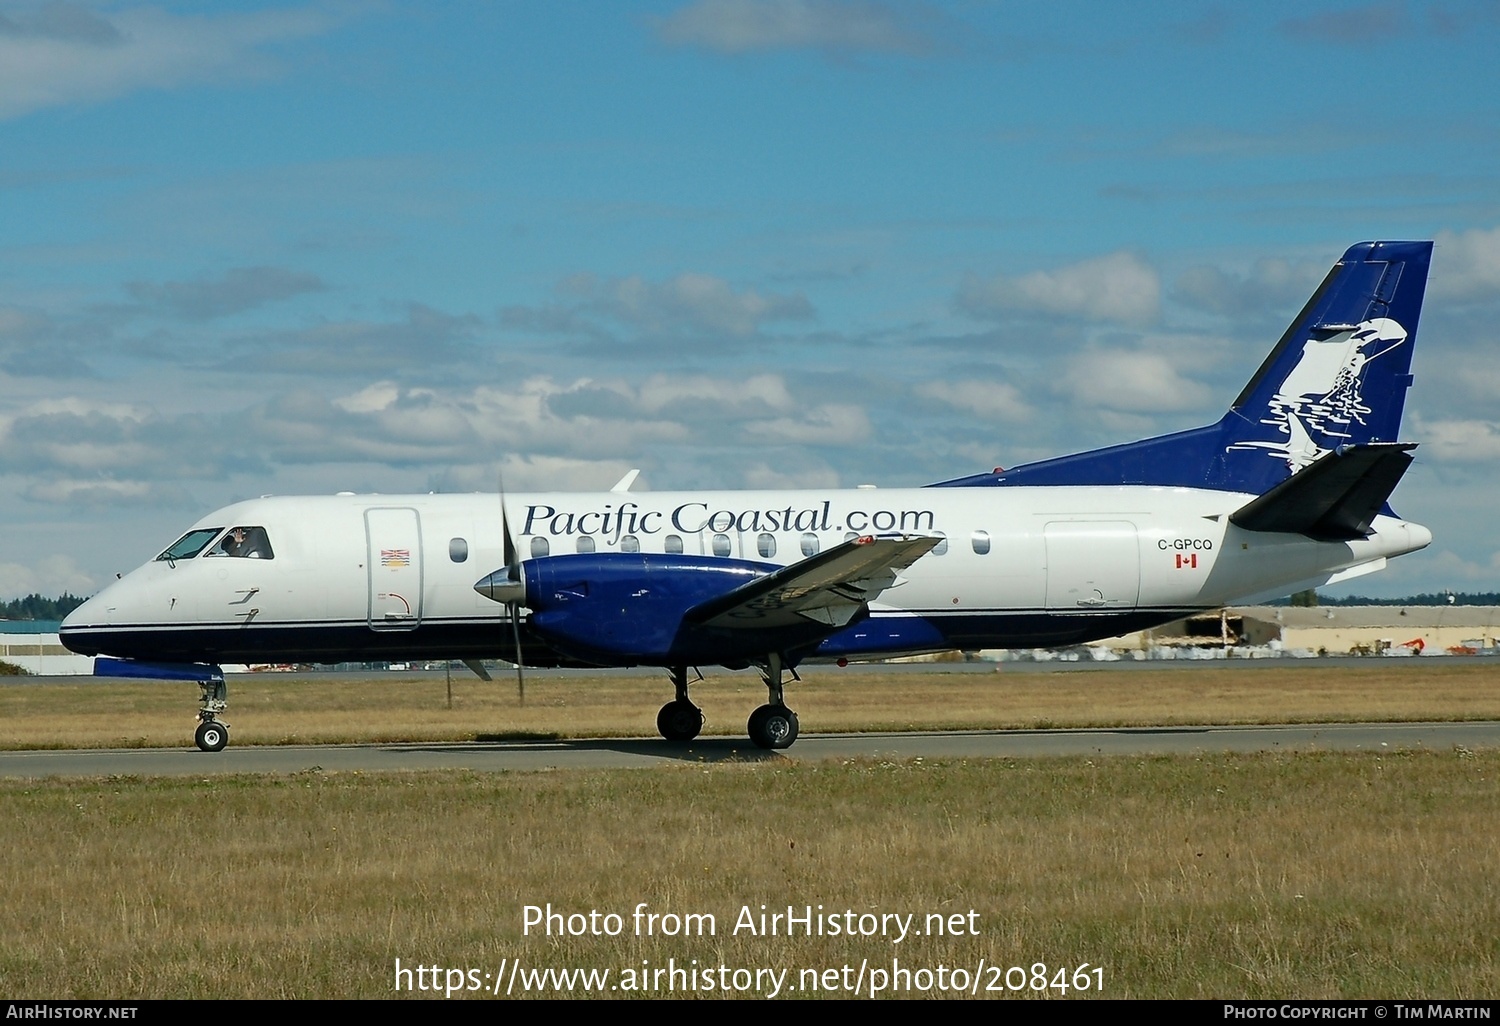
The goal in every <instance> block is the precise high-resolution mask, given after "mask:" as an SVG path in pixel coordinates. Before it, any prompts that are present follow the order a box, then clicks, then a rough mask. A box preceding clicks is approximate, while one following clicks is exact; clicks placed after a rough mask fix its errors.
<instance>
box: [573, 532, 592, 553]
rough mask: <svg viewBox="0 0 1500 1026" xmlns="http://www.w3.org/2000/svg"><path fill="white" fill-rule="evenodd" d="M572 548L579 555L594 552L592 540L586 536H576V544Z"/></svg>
mask: <svg viewBox="0 0 1500 1026" xmlns="http://www.w3.org/2000/svg"><path fill="white" fill-rule="evenodd" d="M573 548H574V550H575V551H576V552H578V553H579V554H583V553H586V552H593V551H594V539H593V538H591V537H590V536H588V535H586V534H583V535H579V536H578V543H577V544H576V545H574V546H573Z"/></svg>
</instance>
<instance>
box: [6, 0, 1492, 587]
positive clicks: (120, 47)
mask: <svg viewBox="0 0 1500 1026" xmlns="http://www.w3.org/2000/svg"><path fill="white" fill-rule="evenodd" d="M1496 53H1500V8H1497V7H1496V5H1494V4H1493V3H1490V2H1487V0H1485V2H1473V3H1470V2H1463V0H1451V2H1447V0H1439V2H1419V0H1407V2H1391V3H1374V4H1364V5H1358V4H1355V5H1350V4H1346V3H1317V2H1308V0H1299V2H1297V3H1265V4H1258V5H1254V6H1253V8H1252V7H1246V6H1245V5H1234V6H1230V5H1215V4H1190V3H1180V4H1153V5H1119V4H1106V3H1084V2H1074V3H1068V2H1062V3H1056V4H1046V5H1042V4H1030V3H977V2H953V3H897V2H883V0H693V2H689V0H672V2H666V0H663V2H654V3H637V4H599V3H552V4H536V3H523V2H516V3H506V2H486V3H441V4H431V3H420V4H419V3H406V2H398V0H391V2H386V3H286V4H274V5H272V4H258V3H238V4H235V3H214V4H179V3H164V4H163V3H158V4H153V5H149V6H145V5H140V4H135V3H129V2H123V3H83V2H80V3H59V2H50V3H33V2H28V0H0V526H3V532H4V533H3V535H0V537H3V539H4V540H3V542H0V597H10V596H14V595H19V594H24V593H26V592H29V591H32V590H39V591H42V592H44V593H49V594H51V593H56V592H59V591H61V590H64V589H71V590H73V591H76V592H85V593H86V592H91V591H93V590H94V589H95V588H97V587H98V586H100V585H101V584H102V583H103V582H104V581H106V580H108V579H110V577H111V575H112V574H113V573H114V572H116V571H123V570H126V569H129V568H130V567H133V566H134V565H136V564H137V563H139V562H141V561H143V560H145V559H147V558H149V557H150V556H152V555H154V554H155V552H157V551H159V549H160V548H161V547H162V546H164V545H165V544H166V543H168V542H170V541H171V540H172V539H173V538H174V537H176V535H177V534H178V533H179V532H180V529H181V528H182V527H183V526H184V525H186V524H187V523H189V522H191V521H192V520H193V519H195V518H196V517H197V516H198V515H200V514H201V513H203V512H206V511H208V510H210V509H212V508H214V507H216V506H219V505H222V504H224V503H226V502H229V501H233V500H235V499H239V498H244V497H247V496H251V495H259V494H264V493H278V494H286V493H294V492H330V491H337V490H346V489H347V490H374V491H382V492H387V493H389V492H398V491H413V490H415V491H428V490H463V491H468V490H475V489H484V490H488V489H492V488H493V487H494V482H495V480H496V475H497V473H498V472H499V471H501V470H503V471H504V473H505V478H506V482H507V485H508V487H510V488H513V489H530V488H565V489H573V488H579V489H592V488H607V487H608V486H609V485H611V484H612V483H613V482H614V481H615V480H616V479H617V478H618V477H619V476H620V474H622V473H623V472H624V471H625V470H627V469H629V468H631V467H641V468H643V471H644V473H643V483H644V484H646V485H647V486H649V487H653V488H657V489H662V488H690V487H761V486H783V485H787V486H817V487H824V486H836V485H842V486H850V485H854V484H859V483H864V482H872V483H878V484H881V485H885V486H898V485H918V484H924V483H928V482H930V481H934V480H941V479H944V478H950V477H955V476H960V475H963V474H967V473H972V472H976V471H979V470H984V469H988V468H989V467H992V466H995V465H1000V464H1004V465H1011V464H1015V463H1017V462H1021V461H1023V460H1026V459H1033V458H1038V457H1043V456H1047V455H1055V454H1059V453H1062V452H1067V451H1072V450H1076V449H1081V448H1089V447H1093V446H1097V445H1103V444H1108V443H1111V442H1116V441H1123V440H1127V439H1129V438H1134V437H1141V436H1144V435H1148V434H1153V433H1157V432H1160V431H1166V430H1174V429H1178V428H1185V427H1191V426H1195V425H1197V424H1200V423H1204V422H1207V421H1210V420H1213V419H1216V418H1217V417H1218V416H1219V414H1220V413H1221V412H1222V409H1223V407H1224V406H1225V405H1226V404H1227V403H1228V401H1229V400H1230V399H1231V398H1232V397H1233V396H1234V395H1235V393H1236V392H1237V391H1238V389H1239V387H1240V385H1241V384H1243V382H1244V381H1245V380H1246V379H1247V378H1248V377H1249V375H1250V374H1251V373H1253V371H1254V370H1255V368H1256V367H1257V366H1258V365H1259V362H1260V360H1261V358H1262V357H1263V356H1264V354H1265V352H1267V351H1268V350H1269V348H1270V346H1271V345H1272V344H1273V343H1274V341H1275V339H1276V338H1277V336H1278V335H1279V334H1280V332H1281V329H1282V328H1283V327H1284V326H1285V323H1286V321H1287V320H1288V319H1290V317H1291V316H1292V315H1293V314H1294V313H1295V312H1296V311H1297V309H1298V308H1299V307H1300V306H1301V304H1302V302H1303V301H1304V300H1305V299H1306V297H1307V295H1308V294H1309V293H1310V291H1311V289H1312V288H1313V287H1314V285H1315V284H1316V283H1317V281H1318V280H1319V279H1320V278H1321V277H1322V275H1323V274H1324V273H1325V272H1326V270H1327V268H1328V267H1329V265H1330V264H1331V263H1332V262H1333V261H1334V260H1335V259H1337V257H1338V256H1339V255H1340V254H1341V253H1342V252H1343V251H1344V249H1346V248H1347V247H1348V246H1349V245H1350V244H1352V243H1354V242H1357V241H1360V240H1362V239H1370V238H1432V239H1436V240H1437V242H1438V249H1437V253H1436V256H1435V258H1434V266H1433V280H1432V285H1431V288H1430V290H1429V295H1428V303H1427V307H1426V310H1425V312H1424V316H1423V322H1422V327H1421V342H1420V345H1419V346H1418V349H1417V352H1416V357H1415V371H1416V375H1417V383H1416V385H1415V387H1414V389H1413V391H1412V393H1411V399H1410V402H1409V403H1408V407H1407V419H1406V431H1405V434H1406V436H1407V437H1408V438H1409V439H1411V440H1413V441H1418V442H1421V443H1423V445H1422V448H1421V449H1420V450H1419V451H1418V453H1419V454H1418V462H1417V464H1416V465H1415V466H1414V467H1413V468H1412V470H1411V471H1410V472H1409V474H1408V476H1407V479H1406V480H1405V482H1404V483H1403V484H1402V486H1401V488H1400V489H1399V490H1398V492H1397V493H1396V496H1395V500H1394V501H1395V506H1396V508H1397V509H1398V510H1399V511H1400V512H1401V513H1402V514H1403V515H1404V516H1407V517H1410V518H1412V519H1415V520H1418V521H1420V522H1423V523H1426V524H1428V525H1429V526H1430V527H1432V528H1433V530H1434V532H1435V534H1436V539H1437V540H1436V541H1435V543H1434V545H1433V546H1432V547H1431V548H1430V549H1429V550H1427V551H1426V552H1424V553H1421V554H1418V555H1415V556H1410V557H1406V558H1405V559H1402V560H1400V561H1398V562H1397V563H1395V564H1393V565H1392V568H1391V570H1390V571H1388V572H1387V573H1385V574H1384V575H1381V576H1378V577H1374V578H1365V579H1363V580H1361V581H1359V582H1357V583H1356V585H1353V586H1351V589H1352V590H1356V591H1359V592H1362V593H1375V594H1404V593H1408V592H1412V591H1421V590H1438V589H1442V588H1453V589H1455V590H1494V589H1496V588H1497V587H1500V538H1497V532H1496V529H1495V527H1494V526H1493V517H1492V516H1490V510H1491V509H1493V508H1494V507H1495V505H1496V502H1497V499H1500V495H1497V491H1500V488H1497V485H1496V480H1495V479H1496V474H1495V467H1496V456H1497V455H1500V409H1497V404H1496V396H1497V395H1500V350H1497V347H1496V344H1495V343H1496V341H1497V340H1496V334H1497V331H1496V329H1495V327H1494V325H1495V324H1496V323H1497V321H1500V175H1497V172H1496V170H1495V169H1496V168H1500V76H1497V75H1496V73H1495V71H1494V55H1495V54H1496Z"/></svg>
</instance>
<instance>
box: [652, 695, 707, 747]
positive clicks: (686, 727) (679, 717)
mask: <svg viewBox="0 0 1500 1026" xmlns="http://www.w3.org/2000/svg"><path fill="white" fill-rule="evenodd" d="M656 729H657V731H658V732H660V734H661V736H662V737H664V738H666V739H667V740H668V741H691V740H692V739H693V738H695V737H697V736H698V732H699V731H701V730H702V729H703V710H702V709H699V708H698V707H697V706H696V705H694V704H693V703H692V702H687V701H671V702H668V703H667V704H666V705H664V706H662V707H661V712H659V713H657V714H656Z"/></svg>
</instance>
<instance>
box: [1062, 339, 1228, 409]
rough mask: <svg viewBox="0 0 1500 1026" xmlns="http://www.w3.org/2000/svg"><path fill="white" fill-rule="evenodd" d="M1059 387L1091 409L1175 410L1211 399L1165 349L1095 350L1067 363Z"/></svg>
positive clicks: (1209, 391) (1195, 405)
mask: <svg viewBox="0 0 1500 1026" xmlns="http://www.w3.org/2000/svg"><path fill="white" fill-rule="evenodd" d="M1058 391H1060V392H1061V393H1062V394H1064V395H1068V396H1071V397H1072V398H1073V399H1074V400H1075V401H1077V402H1079V403H1082V404H1085V405H1087V406H1091V407H1097V408H1102V409H1105V410H1114V411H1116V412H1120V413H1143V414H1151V413H1173V412H1177V411H1179V410H1192V409H1196V408H1199V407H1201V406H1202V405H1204V404H1205V403H1207V402H1208V401H1209V400H1210V399H1211V398H1212V392H1211V390H1210V389H1209V388H1208V386H1207V385H1204V384H1203V383H1202V382H1199V381H1194V380H1192V379H1191V378H1185V377H1183V376H1182V374H1181V373H1179V371H1178V368H1177V365H1176V363H1175V362H1174V361H1173V360H1171V359H1169V358H1168V357H1167V356H1165V355H1163V354H1161V353H1150V352H1139V351H1125V350H1093V351H1090V352H1086V353H1080V354H1079V355H1078V356H1076V357H1074V358H1073V359H1072V360H1071V361H1069V366H1068V370H1067V372H1066V373H1065V374H1064V375H1063V376H1062V378H1061V379H1060V381H1059V383H1058Z"/></svg>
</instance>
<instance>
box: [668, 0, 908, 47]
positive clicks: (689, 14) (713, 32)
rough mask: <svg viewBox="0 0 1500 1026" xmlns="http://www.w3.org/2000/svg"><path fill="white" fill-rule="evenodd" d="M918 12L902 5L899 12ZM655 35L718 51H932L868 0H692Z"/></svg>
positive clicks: (885, 7)
mask: <svg viewBox="0 0 1500 1026" xmlns="http://www.w3.org/2000/svg"><path fill="white" fill-rule="evenodd" d="M921 10H922V9H920V8H914V7H913V5H910V4H907V5H905V10H904V12H903V13H904V14H906V15H910V14H911V13H914V11H921ZM923 13H925V11H924V12H923ZM929 17H930V16H929ZM657 33H658V35H659V36H660V37H661V39H662V40H664V41H665V42H668V43H673V44H677V45H680V46H701V47H706V48H707V49H710V50H718V51H720V52H723V53H746V52H749V51H753V50H783V49H817V50H835V51H872V52H877V53H923V52H926V51H928V50H930V49H931V48H932V40H931V38H930V37H929V36H928V35H927V34H926V33H925V32H923V31H922V30H921V29H919V28H918V27H917V26H916V25H914V24H913V23H912V20H911V18H910V17H909V16H908V17H903V16H902V15H901V14H898V13H897V10H896V9H895V8H894V7H893V6H892V5H890V4H885V3H877V2H874V0H698V2H697V3H692V4H689V5H687V6H686V7H683V8H681V9H679V10H678V11H676V12H674V13H673V14H671V15H669V16H668V17H667V18H665V19H663V20H662V21H661V22H660V24H659V25H658V26H657Z"/></svg>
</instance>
